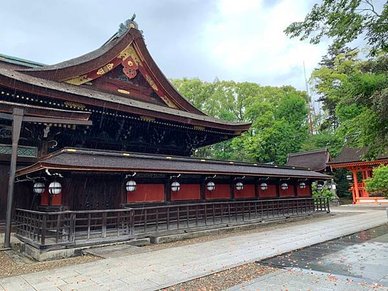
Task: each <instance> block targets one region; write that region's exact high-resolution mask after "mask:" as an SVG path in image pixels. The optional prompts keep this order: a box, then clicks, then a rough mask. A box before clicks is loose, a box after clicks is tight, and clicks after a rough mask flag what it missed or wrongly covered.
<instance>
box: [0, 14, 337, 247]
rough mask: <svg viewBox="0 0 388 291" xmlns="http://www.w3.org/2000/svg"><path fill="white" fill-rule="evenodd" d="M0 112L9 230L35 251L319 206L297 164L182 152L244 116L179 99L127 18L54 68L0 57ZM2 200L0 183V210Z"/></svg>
mask: <svg viewBox="0 0 388 291" xmlns="http://www.w3.org/2000/svg"><path fill="white" fill-rule="evenodd" d="M0 114H1V115H0V173H1V177H0V181H1V184H2V185H7V181H8V180H9V181H10V183H9V185H11V187H13V182H14V181H15V191H8V192H14V197H15V198H14V202H13V205H14V207H13V218H14V221H15V226H16V229H17V231H16V232H17V235H18V237H19V238H20V239H21V240H23V241H24V242H26V243H28V244H29V245H31V246H33V247H35V248H41V249H48V248H50V247H51V246H56V247H58V246H65V245H66V246H68V245H74V244H81V243H86V242H96V241H99V242H101V241H107V240H118V239H129V238H133V237H136V235H139V233H141V234H142V235H145V234H147V233H149V232H151V231H155V230H157V231H160V230H161V229H162V228H163V227H166V228H167V229H170V230H171V229H174V228H176V229H180V228H182V227H184V226H185V227H192V225H193V224H194V225H196V226H197V227H198V226H201V225H202V226H203V225H209V224H216V223H223V222H225V221H231V219H235V221H240V220H241V219H242V220H243V221H244V220H246V219H248V216H249V219H253V218H255V217H256V218H258V217H259V216H260V215H261V216H263V215H269V216H270V215H283V216H287V217H288V216H292V215H302V214H309V213H311V212H312V211H315V210H317V209H318V208H317V207H316V204H314V201H313V199H312V198H311V187H310V186H311V183H312V182H313V181H317V180H325V179H328V178H329V177H328V176H327V175H324V174H321V173H317V172H314V171H311V170H308V169H306V168H300V167H287V166H285V167H280V166H279V167H278V166H276V165H261V164H248V163H240V162H236V161H213V160H207V159H200V158H191V157H190V156H191V154H192V153H193V151H194V150H195V149H197V148H200V147H203V146H206V145H211V144H214V143H217V142H221V141H224V140H228V139H231V138H233V137H236V136H239V135H240V134H241V133H243V132H245V131H247V130H248V129H249V127H250V124H249V123H235V122H229V121H224V120H220V119H216V118H213V117H210V116H207V115H206V114H204V113H203V112H201V111H199V110H198V109H196V108H195V107H193V106H192V105H191V104H190V103H189V102H188V101H186V99H185V98H183V97H182V96H181V95H180V94H179V93H178V92H177V91H176V90H175V89H174V87H173V86H172V85H171V83H170V82H169V81H168V79H167V78H166V77H165V76H164V75H163V73H162V72H161V71H160V69H159V68H158V66H157V65H156V63H155V61H154V60H153V59H152V57H151V55H150V54H149V52H148V50H147V48H146V45H145V43H144V38H143V35H142V33H141V32H140V31H139V30H138V28H137V24H136V23H135V22H134V21H133V20H129V21H127V22H126V23H125V24H122V25H121V27H120V30H119V32H118V33H116V34H115V35H114V36H112V37H111V38H110V39H109V40H108V41H107V42H106V43H105V44H104V45H103V46H101V47H100V48H98V49H97V50H95V51H93V52H90V53H88V54H85V55H83V56H80V57H78V58H75V59H72V60H69V61H65V62H62V63H59V64H56V65H42V64H38V63H34V62H30V61H25V60H21V59H17V58H13V57H7V56H0ZM17 129H18V130H17ZM16 131H19V132H20V137H19V136H17V135H16ZM16 149H17V151H16ZM12 150H14V152H15V156H16V152H17V165H16V166H17V168H18V170H17V171H16V173H15V180H14V179H13V177H12V176H11V177H9V175H8V172H9V169H10V166H9V165H10V160H11V155H10V154H11V152H12ZM11 174H12V162H11ZM8 190H9V189H8ZM6 199H7V188H6V187H1V189H0V210H1V211H0V213H1V214H0V215H1V216H0V219H4V218H5V215H4V214H5V212H6V206H5V205H6ZM319 207H320V208H319V209H320V210H325V211H326V210H327V209H326V208H325V207H326V204H320V206H319ZM15 209H16V210H15Z"/></svg>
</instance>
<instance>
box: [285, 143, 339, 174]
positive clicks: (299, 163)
mask: <svg viewBox="0 0 388 291" xmlns="http://www.w3.org/2000/svg"><path fill="white" fill-rule="evenodd" d="M329 161H330V153H329V151H328V150H327V148H324V149H319V150H312V151H306V152H300V153H290V154H288V156H287V163H286V165H287V166H291V167H305V168H308V169H309V170H312V171H315V172H320V173H330V172H331V169H330V166H329V165H328V163H329Z"/></svg>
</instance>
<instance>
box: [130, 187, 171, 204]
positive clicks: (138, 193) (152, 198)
mask: <svg viewBox="0 0 388 291" xmlns="http://www.w3.org/2000/svg"><path fill="white" fill-rule="evenodd" d="M162 201H164V184H137V186H136V190H135V191H133V192H127V202H128V203H131V202H162Z"/></svg>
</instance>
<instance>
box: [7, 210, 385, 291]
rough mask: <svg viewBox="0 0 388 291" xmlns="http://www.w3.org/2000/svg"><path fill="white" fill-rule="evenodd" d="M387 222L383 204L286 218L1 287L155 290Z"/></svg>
mask: <svg viewBox="0 0 388 291" xmlns="http://www.w3.org/2000/svg"><path fill="white" fill-rule="evenodd" d="M340 211H354V209H353V208H349V209H348V210H347V209H343V208H341V210H340ZM386 222H387V216H386V212H385V211H384V210H378V209H376V210H370V209H365V210H364V209H363V210H357V213H356V214H355V215H347V216H333V217H331V218H330V219H327V220H320V221H314V220H308V221H306V223H305V224H302V223H300V222H299V223H289V224H285V225H282V226H276V227H274V228H272V229H270V230H266V231H260V230H258V232H257V233H249V234H244V235H238V234H236V236H231V237H227V238H223V239H218V240H213V241H207V242H202V243H196V244H192V245H185V246H180V247H173V248H168V249H163V250H158V251H153V252H148V253H139V254H133V253H132V254H128V255H125V254H123V256H121V257H115V258H109V259H105V260H101V261H97V262H93V263H87V264H82V265H76V266H68V267H64V268H59V269H55V270H49V271H43V272H39V273H34V274H27V275H21V276H16V277H10V278H5V279H0V290H3V289H4V290H92V289H94V290H155V289H158V288H163V287H166V286H170V285H174V284H177V283H179V282H183V281H188V280H190V279H193V278H197V277H201V276H204V275H207V274H210V273H213V272H215V271H220V270H223V269H227V268H230V267H233V266H237V265H241V264H243V263H247V262H253V261H256V260H262V259H265V258H269V257H272V256H276V255H279V254H282V253H285V252H289V251H292V250H295V249H298V248H302V247H306V246H309V245H312V244H317V243H320V242H323V241H327V240H331V239H334V238H337V237H340V236H343V235H348V234H351V233H355V232H358V231H361V230H364V229H368V228H372V227H376V226H379V225H382V224H384V223H386Z"/></svg>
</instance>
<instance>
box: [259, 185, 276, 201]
mask: <svg viewBox="0 0 388 291" xmlns="http://www.w3.org/2000/svg"><path fill="white" fill-rule="evenodd" d="M276 195H277V193H276V185H268V189H267V190H261V189H260V185H259V198H276V197H277V196H276Z"/></svg>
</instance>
